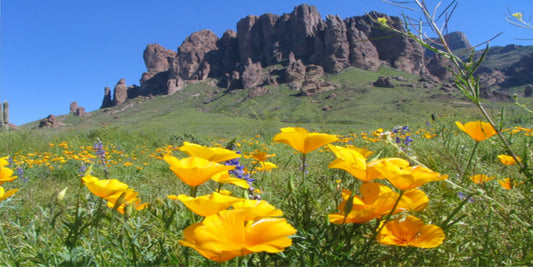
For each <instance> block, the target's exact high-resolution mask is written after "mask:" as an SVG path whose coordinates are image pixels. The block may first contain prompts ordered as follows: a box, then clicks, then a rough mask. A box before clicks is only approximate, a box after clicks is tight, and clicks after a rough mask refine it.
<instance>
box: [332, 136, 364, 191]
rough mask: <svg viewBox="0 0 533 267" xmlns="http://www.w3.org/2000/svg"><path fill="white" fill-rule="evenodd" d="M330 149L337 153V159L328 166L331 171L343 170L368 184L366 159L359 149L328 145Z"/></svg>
mask: <svg viewBox="0 0 533 267" xmlns="http://www.w3.org/2000/svg"><path fill="white" fill-rule="evenodd" d="M328 147H329V149H331V151H333V153H335V156H337V159H335V160H334V161H333V162H331V163H330V164H329V165H328V168H330V169H341V170H344V171H346V172H348V173H349V174H351V175H353V176H354V177H355V178H358V179H360V180H362V181H365V182H368V181H370V180H372V179H367V178H368V177H367V173H366V158H365V157H364V156H363V155H361V153H359V151H358V150H357V149H354V148H350V147H341V146H335V145H331V144H330V145H328Z"/></svg>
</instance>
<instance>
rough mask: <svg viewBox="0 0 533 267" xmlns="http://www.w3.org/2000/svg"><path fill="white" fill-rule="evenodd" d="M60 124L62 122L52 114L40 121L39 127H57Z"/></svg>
mask: <svg viewBox="0 0 533 267" xmlns="http://www.w3.org/2000/svg"><path fill="white" fill-rule="evenodd" d="M59 126H60V123H59V122H58V121H57V118H56V116H54V115H52V114H50V115H48V117H46V118H44V119H42V120H40V121H39V126H38V128H57V127H59Z"/></svg>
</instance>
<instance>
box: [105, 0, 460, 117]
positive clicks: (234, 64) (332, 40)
mask: <svg viewBox="0 0 533 267" xmlns="http://www.w3.org/2000/svg"><path fill="white" fill-rule="evenodd" d="M377 18H386V19H387V21H388V22H389V24H390V25H391V26H392V27H394V28H395V29H397V30H400V31H402V32H405V29H404V28H403V24H402V20H401V19H400V18H399V17H394V16H388V15H386V14H382V13H378V12H375V11H372V12H370V13H368V14H366V15H363V16H354V17H350V18H346V19H341V18H340V17H339V16H334V15H328V16H326V19H325V20H323V19H322V18H321V15H320V13H319V12H318V10H317V9H316V7H314V6H312V5H307V4H302V5H299V6H297V7H295V8H294V10H293V11H292V12H291V13H285V14H283V15H274V14H271V13H266V14H263V15H261V16H255V15H249V16H246V17H244V18H243V19H241V20H240V21H239V22H237V32H235V31H233V30H227V31H226V32H225V33H224V34H223V36H222V37H221V38H220V39H219V38H218V37H217V36H216V35H215V34H214V33H212V32H211V31H210V30H202V31H198V32H195V33H192V34H191V35H190V36H189V37H187V38H186V39H185V40H184V41H183V43H182V44H181V45H180V46H179V47H178V48H177V51H173V50H169V49H166V48H164V47H162V46H160V45H159V44H148V45H147V47H146V49H145V50H144V53H143V59H144V61H145V65H146V68H147V71H146V72H144V73H143V74H142V77H141V79H140V86H135V85H133V86H129V87H128V86H126V85H125V82H124V81H123V80H121V81H119V83H118V84H117V86H115V88H114V92H113V94H112V93H111V90H110V89H109V88H107V89H105V94H104V99H103V101H102V105H101V108H106V107H111V106H115V105H118V104H120V103H123V102H124V101H126V99H132V98H135V97H137V96H150V95H159V94H167V95H170V94H173V93H175V92H176V91H178V90H180V89H182V88H183V86H185V85H187V84H191V83H196V82H200V81H205V80H207V79H208V78H215V79H216V80H217V85H218V86H219V87H222V88H226V89H235V88H255V87H260V86H264V85H277V84H281V83H287V84H289V85H290V86H291V88H294V89H295V90H300V91H304V95H305V94H307V93H316V92H319V91H322V90H330V89H331V88H332V87H334V85H332V84H328V83H323V82H322V81H320V79H319V78H320V76H321V75H320V74H323V73H330V74H331V73H338V72H340V71H342V70H344V69H346V68H347V67H356V68H360V69H364V70H374V71H375V70H377V69H378V68H379V67H380V66H381V65H383V64H385V65H388V66H391V67H393V68H396V69H398V70H402V71H406V72H409V73H413V74H417V75H419V76H421V77H423V78H424V79H426V80H428V81H431V82H439V81H441V78H442V76H443V75H442V74H441V73H440V72H441V71H442V70H443V69H445V68H443V66H444V65H445V64H446V63H445V62H443V60H442V59H440V58H437V57H434V58H431V59H426V57H425V56H424V53H425V49H424V48H423V46H422V45H420V44H419V43H417V42H416V41H414V40H412V39H409V38H407V37H406V36H404V35H401V34H393V33H391V32H390V31H387V30H385V29H383V28H382V27H381V25H380V24H379V23H377V22H376V21H377ZM456 35H457V36H461V37H462V39H461V38H454V42H453V43H454V44H456V43H458V42H459V44H458V46H459V47H463V46H464V47H470V44H469V43H468V41H467V40H466V37H464V34H462V33H459V34H456ZM464 40H466V42H465V41H464ZM273 65H282V66H283V67H284V68H282V69H275V70H274V71H268V70H267V68H268V67H270V66H273ZM428 66H429V68H428ZM434 66H438V67H434ZM307 71H311V72H314V74H312V76H314V79H309V77H307V78H306V75H305V73H307ZM305 92H307V93H305Z"/></svg>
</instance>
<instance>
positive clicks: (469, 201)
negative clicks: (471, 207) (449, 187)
mask: <svg viewBox="0 0 533 267" xmlns="http://www.w3.org/2000/svg"><path fill="white" fill-rule="evenodd" d="M457 196H458V197H459V199H461V200H465V199H466V198H468V197H470V196H469V195H467V194H465V193H463V192H459V193H457ZM474 202H475V200H474V197H470V199H468V203H474Z"/></svg>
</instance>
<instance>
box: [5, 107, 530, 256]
mask: <svg viewBox="0 0 533 267" xmlns="http://www.w3.org/2000/svg"><path fill="white" fill-rule="evenodd" d="M162 100H165V99H162ZM148 102H149V101H148ZM148 102H147V104H148ZM190 114H196V113H190ZM190 114H189V115H190ZM95 116H98V115H95ZM169 116H170V115H169ZM196 116H198V117H194V120H191V118H188V119H187V118H181V120H183V121H182V123H181V124H173V127H170V126H167V127H163V126H162V127H161V131H158V130H157V129H159V128H158V126H155V123H157V122H156V121H151V122H150V123H153V124H154V125H151V126H149V127H147V128H145V129H142V128H141V127H124V126H121V125H120V124H117V125H115V124H110V125H106V126H103V127H93V128H90V129H80V130H74V129H72V128H66V129H62V130H59V131H57V130H39V131H36V130H33V131H31V130H22V131H19V132H2V133H1V138H2V141H3V142H2V144H1V147H0V148H1V151H2V153H3V154H2V155H3V156H7V157H9V158H8V159H7V160H8V164H7V165H6V166H5V167H8V168H10V169H11V170H13V171H14V174H13V175H17V176H18V178H16V179H15V180H13V181H12V182H6V183H4V184H3V185H2V186H3V187H4V188H5V190H6V191H8V190H10V189H18V192H16V193H15V194H14V195H13V196H12V197H11V198H9V199H6V200H3V201H2V202H0V205H1V206H0V207H1V210H0V211H1V212H2V217H3V220H2V223H1V238H2V240H1V241H2V242H0V248H1V250H0V251H1V252H0V253H2V257H0V259H1V262H2V265H14V266H19V265H69V266H70V265H76V266H80V265H95V264H96V265H216V261H213V260H209V259H207V258H205V257H203V256H202V255H200V254H199V253H198V252H197V251H196V250H194V249H191V248H188V247H185V246H183V245H180V243H179V242H180V240H184V238H185V237H184V230H185V229H187V227H188V226H190V225H192V224H194V223H199V222H201V221H202V218H203V217H202V216H200V215H197V214H194V213H192V212H191V211H190V210H189V209H188V208H187V207H186V206H184V204H183V203H182V201H180V200H176V199H170V198H169V197H168V196H169V195H170V196H172V195H180V194H185V195H188V196H192V195H195V196H204V195H209V194H212V193H213V192H215V191H217V190H218V192H226V191H224V190H228V191H230V192H231V195H232V196H235V197H240V198H248V199H250V197H252V199H253V198H254V197H257V196H260V198H261V199H262V200H264V201H266V202H268V203H270V204H271V205H272V206H273V207H275V208H276V209H279V210H281V211H282V213H283V215H281V216H279V215H278V216H276V218H284V219H285V220H286V223H288V224H290V225H291V226H292V227H294V229H295V230H296V232H295V233H294V234H291V235H290V240H292V245H290V246H288V247H286V248H284V249H282V251H281V252H279V253H267V252H258V253H252V254H249V255H245V256H242V257H241V256H239V257H236V258H233V259H231V260H229V261H227V262H226V263H224V264H237V265H252V266H253V265H274V266H280V265H281V266H285V265H295V266H302V265H310V266H317V265H319V266H323V265H328V266H330V265H336V266H338V265H362V264H364V265H373V264H378V265H432V266H434V265H464V264H472V263H474V264H476V265H528V264H531V263H532V262H533V250H532V249H531V248H532V247H533V244H532V243H533V231H532V229H533V228H532V227H531V224H532V223H533V218H532V217H531V212H530V207H531V205H532V204H533V203H531V202H532V201H531V198H530V197H529V196H530V195H531V180H530V179H529V178H527V177H526V176H525V175H524V174H522V173H521V172H520V170H519V168H518V167H517V165H504V164H502V162H501V161H500V160H499V159H498V155H500V154H506V151H505V149H504V147H503V146H502V145H501V143H500V142H499V140H498V139H497V138H496V137H495V136H493V137H491V138H488V139H486V140H483V141H479V142H476V141H474V140H473V139H472V138H470V136H469V135H468V134H466V133H465V132H463V131H461V130H460V129H459V128H458V127H457V126H456V125H455V121H461V122H462V123H466V122H467V121H466V120H464V119H463V118H461V117H457V116H454V117H443V118H439V119H438V120H437V121H431V120H427V121H424V122H423V123H421V122H420V121H415V122H414V123H413V124H412V125H407V124H398V125H397V126H398V127H379V128H368V129H361V128H359V129H357V128H356V127H353V128H352V129H350V127H347V126H346V125H340V126H339V125H335V124H332V127H331V128H330V129H328V128H327V126H328V125H327V124H320V123H318V124H302V123H297V122H294V123H292V124H291V125H292V126H303V127H305V128H307V129H309V131H310V132H312V131H317V132H320V133H324V134H330V135H334V136H337V138H338V141H335V142H332V143H331V144H332V145H335V146H339V147H351V146H354V147H357V148H366V149H368V150H369V151H372V152H374V153H373V154H371V155H366V154H365V155H366V161H367V164H370V162H372V161H374V160H376V159H378V158H379V159H387V158H402V159H404V160H406V161H407V162H408V163H409V164H410V165H412V166H414V165H420V164H423V165H425V166H426V167H427V168H429V169H431V170H433V171H434V172H438V173H440V174H442V175H447V177H448V178H447V179H446V180H440V181H434V182H430V183H427V184H424V185H422V186H420V189H421V190H422V191H423V192H425V194H426V195H427V198H428V202H427V203H426V204H424V205H423V206H425V207H424V208H422V209H419V208H416V209H415V210H416V211H414V210H410V209H402V210H401V211H400V212H397V213H396V212H395V213H390V214H389V213H385V214H381V215H379V216H376V217H375V218H373V219H370V220H368V221H366V222H361V223H344V224H343V223H340V224H335V223H332V222H331V221H330V219H329V215H330V214H334V213H340V214H344V213H345V212H349V210H346V209H345V208H343V210H339V209H338V208H339V204H341V202H343V198H342V196H343V195H342V192H343V191H342V190H343V189H347V190H350V191H353V195H352V196H351V197H352V198H353V197H354V195H360V194H362V193H363V192H359V189H360V188H361V186H362V185H363V184H365V183H368V182H363V181H362V180H360V179H358V178H356V177H354V176H353V175H351V174H350V173H348V172H347V171H345V170H343V169H338V168H328V165H329V164H330V163H332V162H333V161H334V160H335V159H336V158H338V157H337V156H336V153H333V151H331V148H330V147H329V146H326V145H325V146H321V147H320V148H317V149H315V150H313V151H310V152H308V153H306V154H305V155H306V156H305V165H304V166H305V167H304V168H305V170H304V171H303V170H302V159H303V157H302V155H303V154H302V153H301V152H297V151H296V150H295V149H293V148H292V147H291V146H289V145H287V144H285V143H283V142H274V141H273V137H274V136H275V135H276V134H278V133H279V132H280V128H281V127H286V126H288V123H283V122H279V121H277V122H275V121H272V120H271V121H264V122H262V121H258V120H252V119H247V118H239V119H237V118H229V119H228V117H225V116H223V115H217V114H215V115H211V114H206V113H198V114H196ZM173 117H174V118H175V117H177V116H173ZM518 117H519V118H521V119H524V118H527V117H528V115H527V114H521V115H520V116H518ZM68 119H69V120H75V119H77V118H73V117H70V118H68ZM175 119H176V118H175ZM187 120H188V121H190V122H191V123H187V122H186V121H187ZM509 120H510V121H512V120H513V119H509ZM509 120H506V121H509ZM163 121H164V118H161V122H160V123H162V122H163ZM193 121H196V122H197V123H198V124H194V123H193ZM202 122H203V123H202ZM207 123H209V124H207ZM254 123H257V124H256V125H254ZM180 125H183V128H184V129H181V128H182V127H180ZM151 128H152V129H153V130H150V129H151ZM172 129H175V133H173V131H172ZM502 130H503V131H502V132H503V134H504V135H505V136H506V137H507V139H508V140H509V141H510V142H511V145H512V147H513V148H515V149H516V151H517V153H519V156H520V158H521V159H522V160H523V162H524V163H527V162H529V161H530V160H531V150H530V149H529V144H530V143H531V139H532V138H533V137H532V134H533V133H532V132H533V130H532V129H531V128H528V127H526V126H525V125H512V124H509V125H507V123H506V124H505V125H503V128H502ZM387 137H388V138H387ZM408 140H409V141H408ZM185 142H191V143H195V144H200V145H203V146H205V147H220V148H222V147H228V148H231V149H232V150H233V151H238V152H239V153H241V155H242V157H241V158H239V165H241V166H243V167H244V169H243V170H244V171H245V172H246V173H247V174H248V175H249V176H250V177H251V178H253V179H255V181H253V182H252V183H251V184H252V186H253V187H254V188H255V190H251V191H249V190H246V189H243V188H240V187H238V186H236V185H233V184H219V183H217V182H215V181H212V180H210V181H207V182H206V183H203V184H201V185H199V186H197V187H196V189H195V190H191V187H190V186H188V185H186V184H185V183H184V182H183V181H181V180H180V179H178V178H177V176H176V175H175V174H174V173H173V171H171V170H170V169H169V166H170V165H169V163H167V162H165V160H164V155H173V156H175V157H177V158H180V159H183V158H186V157H188V155H187V154H186V153H184V152H183V151H180V149H179V148H180V147H182V146H183V145H184V143H185ZM476 143H477V145H476ZM99 149H100V152H98V150H99ZM102 151H104V153H103V154H102ZM259 151H264V152H265V153H267V154H268V155H272V157H270V158H268V159H267V162H271V163H273V164H275V165H276V166H277V168H273V169H270V170H260V169H259V168H258V166H259V165H258V162H257V160H254V158H253V154H254V153H257V152H259ZM361 153H362V152H361ZM526 166H527V165H526ZM5 167H4V168H5ZM89 167H90V168H92V175H93V176H95V177H97V178H99V179H102V180H104V179H118V180H119V181H120V182H122V183H125V184H127V185H128V186H129V187H130V188H133V189H134V190H135V191H136V192H138V196H139V198H140V199H141V202H142V203H148V206H147V207H146V208H144V209H142V210H135V209H133V210H132V209H130V210H129V211H126V212H125V214H122V213H120V212H119V211H118V210H117V209H111V208H108V207H106V205H105V202H104V204H102V198H100V197H98V196H95V195H94V194H92V193H91V192H90V191H89V190H88V188H87V187H86V186H85V185H84V183H83V182H82V176H86V175H87V172H86V170H87V168H89ZM266 169H268V168H266ZM477 174H480V175H481V174H483V175H486V176H487V177H488V178H490V180H488V181H486V182H481V183H474V182H473V180H472V179H471V177H472V176H473V175H477ZM505 178H510V179H511V187H510V189H505V188H504V187H503V186H502V185H501V184H500V182H501V183H503V182H504V179H505ZM371 182H372V183H379V184H382V185H386V186H388V187H389V188H390V189H391V190H392V191H395V192H396V194H397V193H400V192H403V190H401V189H397V188H395V187H394V186H393V185H392V184H391V182H390V181H388V180H383V179H378V180H374V181H371ZM220 190H222V191H220ZM61 192H62V194H61ZM250 192H251V194H252V196H249V194H250ZM58 194H59V195H60V196H61V197H59V199H58ZM346 197H347V196H345V199H344V200H346ZM362 199H364V197H363V198H362ZM344 202H346V201H344ZM210 205H211V204H210ZM354 205H355V204H354ZM365 205H366V204H365ZM368 205H370V204H368ZM131 206H132V207H133V206H134V205H131ZM344 206H345V207H346V205H344ZM367 208H368V207H367ZM229 209H230V210H235V209H236V208H235V207H233V208H229ZM354 210H355V209H354ZM346 214H348V213H346ZM410 215H413V216H416V217H418V218H420V219H421V220H422V221H423V222H424V223H426V224H432V225H435V226H438V227H440V228H441V229H442V230H443V232H444V234H445V239H444V240H443V242H442V244H440V245H438V246H437V247H434V248H419V247H414V246H413V245H408V246H396V245H385V244H382V243H379V242H377V239H376V235H377V234H376V232H377V229H380V224H379V222H380V221H384V220H388V221H391V220H396V219H399V220H401V219H402V218H403V219H405V218H408V217H409V216H410ZM221 227H222V226H221ZM221 229H222V228H221ZM220 231H221V232H223V233H225V232H224V230H220Z"/></svg>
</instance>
